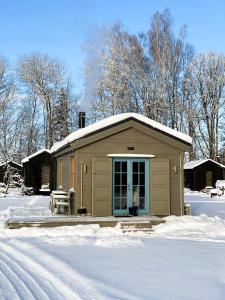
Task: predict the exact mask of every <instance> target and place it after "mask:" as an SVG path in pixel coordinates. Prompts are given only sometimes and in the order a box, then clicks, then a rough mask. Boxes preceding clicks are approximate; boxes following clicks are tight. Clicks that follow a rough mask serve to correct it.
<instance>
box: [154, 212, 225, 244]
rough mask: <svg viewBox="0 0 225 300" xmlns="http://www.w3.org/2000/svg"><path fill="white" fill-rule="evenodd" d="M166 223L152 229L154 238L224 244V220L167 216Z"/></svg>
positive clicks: (205, 216) (205, 217) (203, 216)
mask: <svg viewBox="0 0 225 300" xmlns="http://www.w3.org/2000/svg"><path fill="white" fill-rule="evenodd" d="M165 220H166V223H163V224H160V225H158V226H155V227H154V233H153V236H154V237H156V236H157V237H164V238H176V239H188V240H198V241H211V242H222V243H225V220H222V219H220V218H219V217H208V216H207V215H205V214H202V215H200V216H198V217H193V216H182V217H176V216H169V217H166V218H165Z"/></svg>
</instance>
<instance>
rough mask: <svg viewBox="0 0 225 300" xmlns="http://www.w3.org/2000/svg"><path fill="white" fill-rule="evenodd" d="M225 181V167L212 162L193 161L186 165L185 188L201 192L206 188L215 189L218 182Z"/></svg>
mask: <svg viewBox="0 0 225 300" xmlns="http://www.w3.org/2000/svg"><path fill="white" fill-rule="evenodd" d="M224 179H225V166H224V165H222V164H220V163H218V162H216V161H214V160H212V159H202V160H192V161H189V162H187V163H185V164H184V186H185V187H187V188H190V189H191V190H193V191H200V190H202V189H204V188H205V187H206V186H212V187H215V183H216V181H217V180H224Z"/></svg>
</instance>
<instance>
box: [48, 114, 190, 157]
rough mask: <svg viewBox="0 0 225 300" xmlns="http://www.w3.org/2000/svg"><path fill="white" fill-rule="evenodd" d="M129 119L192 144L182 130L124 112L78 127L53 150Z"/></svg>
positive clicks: (54, 150) (53, 148) (53, 150)
mask: <svg viewBox="0 0 225 300" xmlns="http://www.w3.org/2000/svg"><path fill="white" fill-rule="evenodd" d="M128 120H136V121H138V122H141V123H143V124H144V125H147V126H149V127H151V128H152V129H155V130H157V131H158V132H161V133H163V134H166V135H168V136H170V137H172V138H174V139H176V140H179V141H181V142H182V143H185V144H188V145H191V144H192V138H191V137H190V136H188V135H186V134H184V133H182V132H179V131H176V130H174V129H171V128H169V127H167V126H165V125H162V124H160V123H158V122H156V121H154V120H152V119H149V118H147V117H145V116H142V115H140V114H137V113H123V114H118V115H114V116H111V117H108V118H106V119H103V120H101V121H98V122H96V123H94V124H92V125H89V126H87V127H84V128H81V129H78V130H76V131H74V132H72V133H71V134H70V135H68V136H67V137H66V138H65V139H64V140H62V141H61V142H57V143H55V144H54V145H53V146H52V148H51V152H52V153H54V152H56V151H58V150H60V149H62V148H64V147H66V146H69V144H70V143H72V142H74V141H76V140H79V139H81V138H84V137H87V136H89V135H91V134H94V133H95V132H97V131H99V130H103V129H107V128H108V127H111V126H113V125H116V124H118V123H120V122H123V121H128Z"/></svg>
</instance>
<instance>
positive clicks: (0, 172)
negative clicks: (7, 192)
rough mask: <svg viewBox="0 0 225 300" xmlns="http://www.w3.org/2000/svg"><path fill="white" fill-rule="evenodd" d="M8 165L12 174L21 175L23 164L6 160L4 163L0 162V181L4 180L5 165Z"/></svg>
mask: <svg viewBox="0 0 225 300" xmlns="http://www.w3.org/2000/svg"><path fill="white" fill-rule="evenodd" d="M8 166H9V167H10V169H11V171H12V173H13V174H14V175H16V174H18V175H21V176H22V175H23V166H22V165H20V164H18V163H16V162H15V161H7V162H5V163H2V164H0V182H4V181H6V178H5V174H6V171H7V167H8Z"/></svg>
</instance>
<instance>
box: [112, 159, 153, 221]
mask: <svg viewBox="0 0 225 300" xmlns="http://www.w3.org/2000/svg"><path fill="white" fill-rule="evenodd" d="M132 206H137V207H138V213H139V214H146V213H148V211H149V160H148V159H132V158H130V159H124V158H121V159H120V158H116V159H114V160H113V214H114V215H126V214H129V207H132Z"/></svg>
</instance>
